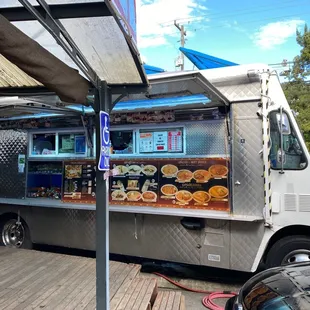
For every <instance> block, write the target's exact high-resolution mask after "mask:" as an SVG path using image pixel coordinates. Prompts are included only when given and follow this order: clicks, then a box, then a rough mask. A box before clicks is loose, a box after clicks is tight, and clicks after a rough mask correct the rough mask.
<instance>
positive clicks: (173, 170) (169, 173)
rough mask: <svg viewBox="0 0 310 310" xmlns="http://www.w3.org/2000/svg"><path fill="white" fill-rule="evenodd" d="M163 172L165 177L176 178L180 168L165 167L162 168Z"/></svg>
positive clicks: (173, 166)
mask: <svg viewBox="0 0 310 310" xmlns="http://www.w3.org/2000/svg"><path fill="white" fill-rule="evenodd" d="M161 172H162V173H163V175H165V176H175V175H176V173H177V172H178V167H177V166H175V165H170V164H168V165H165V166H163V167H162V168H161Z"/></svg>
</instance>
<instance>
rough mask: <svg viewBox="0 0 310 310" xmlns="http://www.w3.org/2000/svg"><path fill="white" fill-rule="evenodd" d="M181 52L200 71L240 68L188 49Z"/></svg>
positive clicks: (226, 61)
mask: <svg viewBox="0 0 310 310" xmlns="http://www.w3.org/2000/svg"><path fill="white" fill-rule="evenodd" d="M180 51H181V52H182V53H183V54H184V55H185V56H186V57H187V58H188V59H189V60H190V61H191V62H192V63H193V64H194V65H195V66H196V67H197V68H198V69H199V70H204V69H214V68H221V67H229V66H238V64H236V63H234V62H231V61H228V60H225V59H221V58H217V57H214V56H210V55H207V54H203V53H200V52H197V51H194V50H191V49H188V48H184V47H180Z"/></svg>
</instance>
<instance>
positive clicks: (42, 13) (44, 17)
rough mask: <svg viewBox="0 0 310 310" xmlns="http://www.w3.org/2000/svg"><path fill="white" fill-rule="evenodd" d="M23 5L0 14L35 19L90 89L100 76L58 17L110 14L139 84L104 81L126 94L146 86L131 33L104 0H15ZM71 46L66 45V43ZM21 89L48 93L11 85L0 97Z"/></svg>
mask: <svg viewBox="0 0 310 310" xmlns="http://www.w3.org/2000/svg"><path fill="white" fill-rule="evenodd" d="M18 1H19V2H20V3H21V4H22V5H23V6H20V7H19V6H18V7H5V8H0V14H1V15H3V16H4V17H5V18H6V19H8V20H9V21H10V22H17V21H38V22H39V23H40V24H41V25H42V26H43V27H44V28H45V29H46V30H47V31H48V32H49V33H50V34H51V35H52V36H53V37H54V39H55V40H56V42H57V43H58V44H59V45H60V46H61V47H62V48H63V49H64V50H65V52H66V53H67V54H68V55H69V56H70V58H71V59H72V61H73V62H74V63H75V64H76V65H77V66H78V68H79V69H80V70H81V71H82V72H83V73H84V74H85V76H86V77H87V78H88V79H89V80H90V82H91V83H92V85H93V87H94V88H97V89H98V88H99V87H100V78H99V77H98V75H97V74H96V72H95V71H94V70H93V69H92V67H91V65H90V64H89V63H88V61H87V60H86V58H85V57H84V55H83V53H82V52H81V51H80V50H79V48H78V47H77V46H76V44H75V43H74V40H73V39H72V38H71V37H70V35H69V33H68V32H67V31H66V30H65V28H64V27H63V26H62V24H61V23H60V21H58V19H70V18H87V17H106V16H111V17H112V16H113V17H114V19H115V21H116V22H117V24H118V26H119V28H120V29H121V31H122V32H123V35H124V37H125V39H126V42H127V44H128V46H129V50H130V52H131V55H132V57H133V60H134V62H135V64H136V67H137V69H138V72H139V74H140V77H141V80H142V83H127V84H111V83H110V84H107V87H109V88H111V92H112V93H113V94H119V95H127V94H131V93H142V92H145V91H147V89H148V86H149V85H148V79H147V77H146V74H145V71H144V69H143V66H142V63H141V61H140V59H139V52H138V50H137V49H136V47H135V45H134V44H133V42H132V39H131V36H130V35H128V34H127V33H126V31H125V30H124V29H123V26H122V21H121V18H120V16H119V15H117V14H116V13H115V11H114V10H113V9H112V7H111V5H110V4H109V3H108V1H101V2H98V1H97V2H96V1H94V2H86V3H65V4H48V3H46V1H45V0H36V1H37V2H38V3H39V5H32V4H31V3H30V2H29V1H28V0H18ZM68 45H69V46H70V48H71V50H70V48H69V46H68ZM20 91H21V92H22V93H23V94H25V95H27V94H28V95H29V94H30V95H31V94H35V93H36V92H38V91H39V92H40V93H44V92H46V93H47V94H48V93H50V94H52V92H50V91H49V90H47V89H46V88H45V87H38V88H37V87H31V88H29V89H28V88H27V87H25V88H21V87H18V88H15V89H14V87H7V88H0V95H1V96H11V95H12V94H13V95H16V93H17V92H20ZM110 108H111V107H110Z"/></svg>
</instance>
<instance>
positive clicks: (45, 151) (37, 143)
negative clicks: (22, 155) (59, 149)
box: [31, 133, 56, 155]
mask: <svg viewBox="0 0 310 310" xmlns="http://www.w3.org/2000/svg"><path fill="white" fill-rule="evenodd" d="M31 154H32V155H55V154H56V134H54V133H43V134H34V135H33V136H32V152H31Z"/></svg>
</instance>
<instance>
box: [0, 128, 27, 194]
mask: <svg viewBox="0 0 310 310" xmlns="http://www.w3.org/2000/svg"><path fill="white" fill-rule="evenodd" d="M27 144H28V141H27V133H25V132H22V131H14V130H0V184H1V186H0V197H2V198H23V197H25V192H26V168H25V172H24V173H19V172H18V154H25V155H26V153H27Z"/></svg>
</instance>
